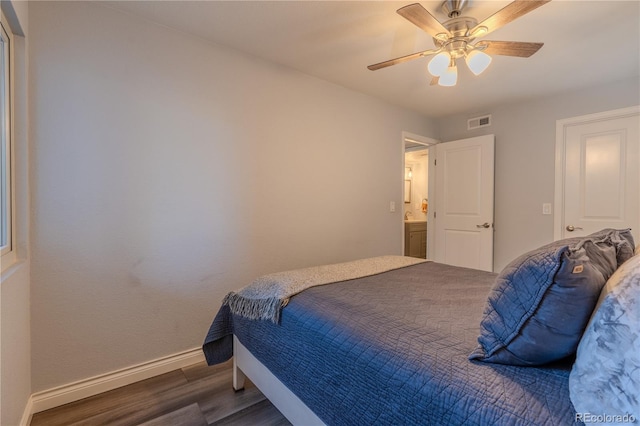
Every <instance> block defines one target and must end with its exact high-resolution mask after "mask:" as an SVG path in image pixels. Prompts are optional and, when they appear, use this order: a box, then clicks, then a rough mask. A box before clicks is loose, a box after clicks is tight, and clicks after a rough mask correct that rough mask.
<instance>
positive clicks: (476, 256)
mask: <svg viewBox="0 0 640 426" xmlns="http://www.w3.org/2000/svg"><path fill="white" fill-rule="evenodd" d="M494 140H495V138H494V136H493V135H487V136H480V137H476V138H471V139H463V140H459V141H453V142H446V143H441V144H438V145H436V166H435V168H436V200H435V211H434V214H435V218H434V222H435V256H434V260H435V261H436V262H440V263H446V264H449V265H455V266H464V267H467V268H473V269H481V270H485V271H492V270H493V168H494V149H495V148H494ZM429 226H430V227H431V224H430V225H429Z"/></svg>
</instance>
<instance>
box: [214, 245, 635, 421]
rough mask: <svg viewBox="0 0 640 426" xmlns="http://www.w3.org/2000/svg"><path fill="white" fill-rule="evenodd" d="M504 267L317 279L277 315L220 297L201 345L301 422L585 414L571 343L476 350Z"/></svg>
mask: <svg viewBox="0 0 640 426" xmlns="http://www.w3.org/2000/svg"><path fill="white" fill-rule="evenodd" d="M630 244H632V243H630ZM574 245H575V244H574ZM567 247H569V246H568V245H564V246H563V245H562V244H559V243H556V244H554V245H553V249H552V250H549V249H547V250H546V252H553V256H555V257H556V258H557V257H558V256H559V257H562V256H566V253H567V250H568V249H567ZM583 251H584V249H583ZM618 252H619V250H618V249H616V251H615V252H614V263H615V267H614V269H616V268H617V266H618V263H617V262H618V260H619V261H620V262H623V261H624V260H626V259H616V258H615V256H616V254H617V253H618ZM558 253H560V255H559V254H558ZM563 253H564V254H563ZM631 253H632V252H631ZM583 254H584V253H583ZM537 256H538V257H539V252H538V255H537ZM553 256H551V257H553ZM628 257H630V256H627V258H628ZM560 263H561V262H560ZM560 267H561V266H559V267H557V268H556V269H555V272H554V274H553V275H554V276H555V275H556V274H560V272H558V271H559V269H558V268H560ZM573 268H575V267H573ZM520 271H522V269H521V268H520ZM497 278H499V275H498V274H493V273H488V272H483V271H477V270H472V269H466V268H460V267H455V266H450V265H445V264H440V263H436V262H431V261H426V262H420V263H416V264H411V265H408V266H402V267H398V268H393V269H391V270H388V271H384V272H380V273H374V274H372V275H367V274H365V276H361V277H359V278H354V279H348V280H342V281H337V282H332V283H330V284H326V283H323V284H322V285H315V286H312V287H310V288H307V289H305V290H304V291H300V292H297V293H296V294H295V295H293V296H292V297H290V298H287V300H286V303H284V306H281V307H280V309H279V310H278V311H279V317H278V318H277V319H276V320H269V319H250V318H247V316H246V315H239V314H237V313H232V310H231V308H230V304H228V303H224V304H223V306H222V307H221V308H220V309H219V311H218V313H217V315H216V316H215V319H214V321H213V323H212V325H211V327H210V329H209V332H208V334H207V337H206V339H205V343H204V345H203V351H204V353H205V356H206V358H207V361H208V363H209V364H216V363H219V362H223V361H226V360H228V359H229V358H230V357H231V356H232V355H233V356H234V387H235V388H236V389H239V388H242V386H243V378H244V376H245V374H246V375H247V376H248V377H249V379H251V380H252V381H253V382H254V383H255V384H256V386H257V387H258V388H259V389H261V390H262V391H263V393H265V395H266V396H267V398H269V399H270V400H271V401H272V402H273V403H274V405H275V406H276V407H277V408H278V409H279V410H280V411H281V412H282V413H283V414H284V415H285V416H286V417H287V418H288V419H289V420H290V421H291V422H292V423H294V424H304V425H307V424H340V425H351V424H353V425H362V424H394V425H396V424H438V425H440V424H451V425H453V424H468V425H487V424H510V425H511V424H523V425H525V424H526V425H534V424H535V425H564V424H581V422H580V419H582V417H581V413H577V412H576V410H575V409H574V406H573V404H572V402H571V399H570V394H569V376H570V373H571V369H572V366H573V362H574V358H575V355H572V354H570V355H569V356H564V355H563V356H561V357H560V359H557V360H553V361H551V362H547V361H546V362H545V363H544V365H541V366H536V365H507V363H501V362H498V363H495V362H486V360H484V361H483V360H481V359H480V360H479V359H478V357H477V356H476V357H475V358H476V359H470V358H474V356H473V354H474V353H477V351H478V342H479V337H478V336H479V335H481V334H482V333H483V331H482V330H481V326H482V324H483V321H484V320H485V319H486V316H487V306H488V305H487V295H488V294H490V293H491V292H492V291H495V286H496V280H497ZM606 278H608V277H606ZM603 285H604V283H603ZM600 287H602V286H600ZM599 293H600V289H598V294H599ZM597 298H598V295H596V300H597ZM593 304H595V301H593ZM589 309H590V311H589V316H590V315H591V309H593V306H591V308H589ZM587 320H588V318H587ZM582 329H584V325H583V326H582ZM485 331H486V330H485ZM578 340H579V339H578ZM574 350H575V348H574ZM470 355H471V356H470Z"/></svg>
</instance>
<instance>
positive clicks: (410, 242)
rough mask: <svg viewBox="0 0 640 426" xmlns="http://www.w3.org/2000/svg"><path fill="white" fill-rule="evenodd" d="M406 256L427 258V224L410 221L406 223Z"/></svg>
mask: <svg viewBox="0 0 640 426" xmlns="http://www.w3.org/2000/svg"><path fill="white" fill-rule="evenodd" d="M404 255H405V256H411V257H420V258H422V259H426V258H427V222H426V221H417V220H416V221H413V220H408V221H405V223H404Z"/></svg>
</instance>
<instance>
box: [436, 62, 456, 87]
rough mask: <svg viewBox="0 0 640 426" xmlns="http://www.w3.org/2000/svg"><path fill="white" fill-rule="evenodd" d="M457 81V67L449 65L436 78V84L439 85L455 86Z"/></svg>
mask: <svg viewBox="0 0 640 426" xmlns="http://www.w3.org/2000/svg"><path fill="white" fill-rule="evenodd" d="M457 82H458V68H456V66H455V65H454V66H451V67H449V68H447V71H445V73H444V74H442V75H441V76H440V79H439V80H438V84H439V85H440V86H445V87H451V86H455V85H456V83H457Z"/></svg>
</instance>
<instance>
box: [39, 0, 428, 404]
mask: <svg viewBox="0 0 640 426" xmlns="http://www.w3.org/2000/svg"><path fill="white" fill-rule="evenodd" d="M30 9H31V10H30V19H31V23H32V25H31V28H32V32H31V54H32V55H31V61H32V64H33V66H32V74H31V75H32V78H31V89H32V96H33V100H34V101H33V109H32V112H33V116H32V121H33V126H32V130H33V134H32V137H33V162H32V165H33V168H32V181H33V229H32V230H33V240H32V241H33V267H32V308H33V309H32V336H33V337H32V338H33V370H32V371H33V391H34V392H36V391H41V390H45V389H48V388H51V387H53V386H56V385H61V384H65V383H69V382H72V381H74V380H78V379H82V378H87V377H90V376H93V375H97V374H100V373H103V372H109V371H112V370H115V369H118V368H123V367H126V366H129V365H134V364H137V363H140V362H143V361H147V360H150V359H154V358H156V357H160V356H163V355H168V354H172V353H176V352H178V351H182V350H185V349H190V348H193V347H196V346H199V345H200V344H201V343H202V340H203V338H204V336H205V333H206V331H207V328H208V326H209V324H210V321H211V320H212V318H213V315H214V314H215V312H216V310H217V309H218V307H219V303H220V301H221V299H222V298H223V296H224V295H225V294H226V293H227V292H228V291H230V290H232V289H236V288H238V287H240V286H243V285H246V284H247V283H248V282H249V281H250V280H251V279H253V278H254V277H255V276H256V275H258V274H262V273H267V272H273V271H277V270H282V269H287V268H296V267H302V266H308V265H312V264H322V263H329V262H337V261H344V260H349V259H356V258H362V257H367V256H374V255H380V254H384V253H397V254H400V253H402V247H401V239H402V234H401V229H400V225H399V224H400V223H401V215H402V209H397V211H396V212H395V213H390V212H389V201H395V202H396V204H397V205H401V203H402V198H401V197H402V194H401V191H400V185H399V171H400V170H401V167H402V158H401V150H400V144H401V142H400V138H401V132H402V131H403V130H407V131H410V132H412V133H417V134H422V135H425V136H433V135H434V134H435V133H436V131H435V130H434V129H435V126H434V125H433V123H431V122H430V120H428V119H425V118H424V117H421V116H418V115H417V114H414V113H410V112H407V111H405V110H401V109H399V108H396V107H392V106H389V105H386V104H384V103H381V102H379V101H377V100H375V99H373V98H370V97H368V96H365V95H362V94H359V93H356V92H353V91H349V90H346V89H344V88H342V87H339V86H335V85H332V84H329V83H327V82H324V81H321V80H318V79H316V78H313V77H310V76H307V75H304V74H301V73H298V72H296V71H293V70H291V69H287V68H283V67H281V66H277V65H271V64H269V63H266V62H263V61H260V60H257V59H254V58H251V57H248V56H245V55H242V54H240V53H236V52H233V51H230V50H227V49H224V48H221V47H218V46H215V45H210V44H206V43H204V42H203V41H201V40H198V39H195V38H191V37H189V36H187V35H184V34H182V33H179V32H177V31H172V30H170V29H167V28H165V27H161V26H156V25H154V24H151V23H148V22H146V21H142V20H138V19H137V18H135V17H132V16H130V15H126V14H122V13H120V12H117V11H114V10H111V9H108V8H105V7H102V6H100V5H97V4H94V3H89V2H61V3H57V2H41V3H40V2H38V3H34V4H32V5H31V8H30ZM361 152H368V153H369V155H368V156H367V158H366V159H365V160H364V161H359V162H357V163H354V160H353V159H354V158H361V155H360V153H361Z"/></svg>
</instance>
